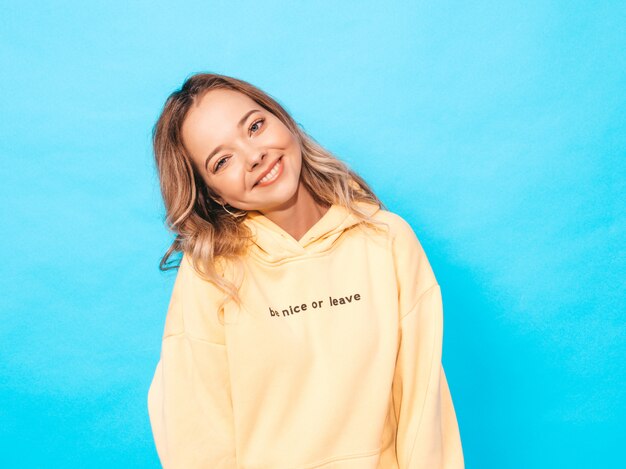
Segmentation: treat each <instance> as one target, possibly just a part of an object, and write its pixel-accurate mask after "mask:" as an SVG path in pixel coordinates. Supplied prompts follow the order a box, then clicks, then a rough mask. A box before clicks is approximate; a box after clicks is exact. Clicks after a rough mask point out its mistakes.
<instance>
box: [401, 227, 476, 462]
mask: <svg viewBox="0 0 626 469" xmlns="http://www.w3.org/2000/svg"><path fill="white" fill-rule="evenodd" d="M394 250H395V252H396V253H397V256H398V257H397V262H396V265H397V269H398V271H397V275H398V286H399V291H398V294H399V304H400V332H399V335H400V339H399V346H398V355H397V360H396V368H395V373H394V379H393V384H392V395H393V403H394V412H395V415H396V419H397V423H398V427H397V434H396V457H397V459H398V465H399V468H400V469H444V468H445V469H463V468H464V467H465V466H464V458H463V449H462V445H461V437H460V433H459V427H458V424H457V419H456V414H455V411H454V406H453V404H452V397H451V394H450V389H449V387H448V383H447V380H446V376H445V372H444V369H443V365H442V362H441V358H442V344H443V305H442V297H441V289H440V286H439V284H438V283H437V281H436V278H435V276H434V274H433V271H432V269H431V266H430V264H429V262H428V259H427V257H426V254H425V253H424V251H423V249H422V246H421V245H420V243H419V241H418V239H417V237H416V236H415V233H414V232H413V230H412V228H411V227H410V225H408V223H406V222H405V221H402V222H401V227H400V230H399V231H398V233H397V235H396V238H395V239H394Z"/></svg>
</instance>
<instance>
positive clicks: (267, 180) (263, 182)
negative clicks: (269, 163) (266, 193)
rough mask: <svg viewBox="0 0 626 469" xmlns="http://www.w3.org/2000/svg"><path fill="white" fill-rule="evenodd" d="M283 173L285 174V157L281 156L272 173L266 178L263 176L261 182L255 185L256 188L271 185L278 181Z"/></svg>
mask: <svg viewBox="0 0 626 469" xmlns="http://www.w3.org/2000/svg"><path fill="white" fill-rule="evenodd" d="M282 172H283V157H282V156H281V157H280V158H278V161H276V164H275V165H274V166H273V167H272V169H271V170H270V172H269V173H267V174H266V175H265V176H263V177H262V178H261V179H260V180H259V182H257V183H256V184H255V186H259V187H261V186H268V185H270V184H271V183H273V182H274V181H275V180H276V179H278V176H280V175H281V174H282Z"/></svg>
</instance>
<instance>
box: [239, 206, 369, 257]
mask: <svg viewBox="0 0 626 469" xmlns="http://www.w3.org/2000/svg"><path fill="white" fill-rule="evenodd" d="M355 204H356V205H357V206H358V207H359V208H360V209H361V210H362V211H363V212H364V213H366V214H367V215H369V216H372V215H374V214H375V213H376V212H378V211H379V210H380V207H379V206H378V205H377V204H374V203H371V202H364V201H357V202H355ZM359 222H360V220H359V219H358V218H357V217H356V216H355V215H353V214H352V213H351V212H350V211H349V210H348V209H347V208H346V207H344V206H342V205H338V204H332V205H331V206H330V208H329V209H328V210H327V211H326V213H325V214H324V215H323V216H322V218H320V219H319V220H318V221H317V222H316V223H315V224H314V225H313V226H312V227H311V228H310V229H309V230H308V231H307V232H306V233H305V234H304V235H303V236H302V238H300V240H296V239H295V238H294V237H293V236H291V235H290V234H289V233H287V232H286V231H285V230H283V229H282V228H281V227H280V226H278V225H277V224H276V223H274V222H273V221H271V220H270V219H269V218H267V217H266V216H265V215H263V214H262V213H261V212H259V211H257V210H250V211H249V212H248V214H247V216H246V219H245V220H244V221H243V223H245V224H246V225H247V226H248V227H249V228H250V230H251V231H252V233H253V235H254V238H253V239H254V242H253V244H252V246H251V247H250V251H249V252H250V255H252V256H254V257H255V258H257V259H259V260H260V261H262V262H264V263H268V264H274V263H280V262H283V261H286V260H289V259H292V258H295V257H299V256H302V255H306V254H312V253H321V252H325V251H328V250H330V249H331V248H332V246H333V245H334V244H335V242H336V241H337V240H338V239H339V238H340V237H341V235H342V234H343V232H344V231H346V230H347V229H349V228H351V227H353V226H354V225H356V224H358V223H359Z"/></svg>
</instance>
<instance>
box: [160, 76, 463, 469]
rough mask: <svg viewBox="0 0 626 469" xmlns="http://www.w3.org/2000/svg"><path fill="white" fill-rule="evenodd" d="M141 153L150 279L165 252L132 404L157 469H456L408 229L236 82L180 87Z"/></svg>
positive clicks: (449, 407) (273, 105)
mask: <svg viewBox="0 0 626 469" xmlns="http://www.w3.org/2000/svg"><path fill="white" fill-rule="evenodd" d="M153 140H154V153H155V159H156V166H157V171H158V174H159V180H160V184H161V191H162V195H163V200H164V203H165V210H166V224H167V225H168V227H169V228H170V229H171V230H172V231H173V232H174V233H175V234H176V238H175V240H174V242H173V243H172V245H171V246H170V248H169V249H168V251H167V252H166V253H165V255H164V257H163V259H162V260H161V265H160V267H161V269H163V270H165V269H167V268H171V266H169V265H168V262H167V261H168V258H169V257H170V256H171V255H172V254H173V253H174V252H180V253H182V258H181V260H180V264H179V265H176V266H174V267H178V273H177V276H176V281H175V283H174V287H173V291H172V295H171V300H170V303H169V307H168V311H167V315H166V318H165V327H164V332H163V336H162V349H161V356H160V359H159V361H158V363H157V366H156V370H155V372H154V377H153V379H152V382H151V384H150V388H149V390H148V412H149V417H150V423H151V426H152V431H153V435H154V441H155V445H156V449H157V452H158V455H159V458H160V460H161V462H162V464H163V466H164V467H166V468H181V469H182V468H184V469H193V468H252V467H255V468H272V469H286V468H299V469H304V468H309V469H313V468H317V467H330V466H331V465H332V467H334V468H338V469H398V468H400V469H408V468H429V469H437V468H444V467H445V468H451V469H456V468H462V467H463V466H464V462H463V451H462V446H461V438H460V433H459V429H458V425H457V421H456V414H455V411H454V406H453V404H452V398H451V394H450V389H449V387H448V382H447V379H446V376H445V373H444V370H443V367H442V365H441V355H442V337H443V311H442V301H441V292H440V289H439V284H438V282H437V279H436V277H435V275H434V272H433V270H432V269H431V266H430V263H429V262H428V258H427V257H426V254H425V253H424V250H423V249H422V246H421V244H420V242H419V240H418V239H417V237H416V235H415V232H414V231H413V229H412V228H411V226H410V225H409V224H408V223H407V222H406V221H405V220H404V219H403V218H401V217H400V216H399V215H397V214H394V213H392V212H390V211H388V210H386V209H385V207H384V205H383V204H382V202H381V201H380V200H379V199H378V198H377V197H376V195H375V194H374V193H373V192H372V190H371V189H370V188H369V187H368V185H367V183H366V182H365V181H364V180H363V179H362V178H361V177H360V176H359V175H358V174H356V173H355V172H354V171H352V170H351V169H350V168H348V166H347V165H346V164H345V163H343V162H342V161H341V160H339V159H338V158H337V157H335V156H334V155H332V154H331V153H330V152H329V151H327V150H325V149H324V148H323V147H321V146H320V145H318V144H317V143H316V142H315V141H314V140H313V139H312V138H311V137H309V136H308V135H307V134H306V133H305V132H304V131H303V130H302V129H300V127H299V126H298V125H296V123H295V121H294V120H293V118H292V117H291V116H290V115H289V114H288V113H287V112H286V111H285V109H284V108H283V107H282V106H281V105H280V104H279V103H278V102H276V101H275V100H274V99H273V98H271V97H270V96H269V95H267V94H266V93H264V92H263V91H261V90H259V89H258V88H256V87H254V86H252V85H251V84H249V83H247V82H244V81H242V80H238V79H235V78H232V77H227V76H224V75H216V74H208V73H204V74H197V75H194V76H192V77H190V78H189V79H188V80H187V81H185V83H184V84H183V86H182V88H181V89H180V90H177V91H175V92H174V93H172V94H171V95H170V97H169V98H168V99H167V101H166V103H165V106H164V108H163V111H162V113H161V116H160V117H159V119H158V121H157V123H156V125H155V128H154V135H153ZM285 305H288V306H285Z"/></svg>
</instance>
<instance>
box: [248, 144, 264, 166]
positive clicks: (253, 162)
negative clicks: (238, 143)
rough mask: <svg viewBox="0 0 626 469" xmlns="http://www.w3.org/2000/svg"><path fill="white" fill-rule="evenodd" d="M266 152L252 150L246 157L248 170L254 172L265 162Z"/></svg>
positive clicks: (257, 149)
mask: <svg viewBox="0 0 626 469" xmlns="http://www.w3.org/2000/svg"><path fill="white" fill-rule="evenodd" d="M265 154H266V152H265V151H264V150H262V149H259V148H250V150H249V151H248V154H247V156H246V169H247V170H248V171H252V170H253V169H255V168H256V167H257V166H258V165H260V164H261V163H262V162H263V158H265Z"/></svg>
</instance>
